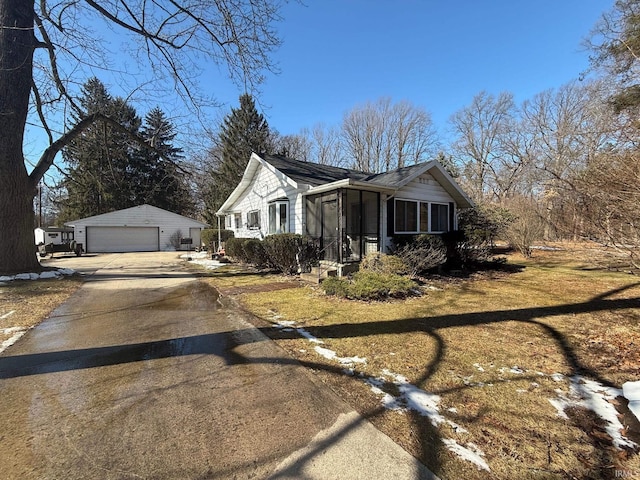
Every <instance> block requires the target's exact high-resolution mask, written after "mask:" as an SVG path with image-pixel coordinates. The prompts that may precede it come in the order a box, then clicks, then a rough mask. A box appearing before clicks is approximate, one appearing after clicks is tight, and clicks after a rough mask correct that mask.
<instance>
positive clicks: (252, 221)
mask: <svg viewBox="0 0 640 480" xmlns="http://www.w3.org/2000/svg"><path fill="white" fill-rule="evenodd" d="M247 228H248V229H250V230H260V210H252V211H250V212H248V213H247Z"/></svg>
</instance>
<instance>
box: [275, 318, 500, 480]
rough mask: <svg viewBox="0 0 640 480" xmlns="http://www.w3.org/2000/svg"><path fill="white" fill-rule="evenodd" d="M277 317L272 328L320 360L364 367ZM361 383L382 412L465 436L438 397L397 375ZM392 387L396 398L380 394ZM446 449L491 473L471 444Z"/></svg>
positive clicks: (349, 371)
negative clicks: (291, 333)
mask: <svg viewBox="0 0 640 480" xmlns="http://www.w3.org/2000/svg"><path fill="white" fill-rule="evenodd" d="M280 318H281V317H280V315H277V314H276V313H275V312H273V317H272V319H273V320H276V324H275V328H277V329H280V330H285V329H291V328H293V329H294V330H295V331H296V332H297V333H298V334H299V335H300V336H301V337H304V338H306V339H307V340H308V341H309V342H311V343H315V344H318V345H316V346H315V347H314V350H315V352H316V353H317V354H319V355H321V356H323V357H324V358H326V359H328V360H332V361H335V362H338V363H340V364H341V365H345V366H352V365H353V364H356V363H360V364H365V363H366V361H367V360H366V358H362V357H357V356H356V357H340V356H338V355H337V354H336V352H334V351H333V350H330V349H328V348H326V347H321V346H320V345H324V342H323V341H322V340H320V339H319V338H317V337H316V336H314V335H312V334H311V333H310V332H308V331H307V330H305V329H304V328H302V327H296V326H295V325H296V322H293V321H290V320H281V319H280ZM344 372H345V374H347V375H350V376H354V375H355V371H354V370H353V368H346V369H345V370H344ZM358 378H360V379H361V380H362V381H363V382H364V383H366V384H367V385H369V387H370V388H371V391H372V392H373V393H374V394H376V395H377V396H379V397H381V403H382V405H383V406H384V408H386V409H389V410H398V411H406V410H413V411H415V412H418V413H419V414H420V415H422V416H424V417H427V419H428V420H429V421H430V422H431V424H432V425H434V426H435V427H437V426H438V425H441V424H446V425H449V426H450V427H451V428H452V429H453V431H454V432H455V433H457V434H463V433H468V431H467V430H466V429H464V428H463V427H461V426H460V425H458V424H457V423H455V422H452V421H451V420H448V419H446V418H445V417H444V416H443V415H441V414H440V410H439V408H438V404H439V403H440V396H439V395H435V394H433V393H429V392H426V391H424V390H422V389H420V388H418V387H416V386H415V385H413V384H411V383H410V382H409V380H408V379H407V378H406V377H404V376H402V375H399V374H397V373H394V372H391V371H390V370H388V369H383V370H382V373H381V375H380V376H379V377H368V376H364V375H362V374H360V375H359V376H358ZM389 383H392V384H393V385H395V388H396V389H397V390H398V392H399V395H398V396H395V395H392V394H390V393H388V392H385V391H384V390H383V387H384V386H385V385H386V384H389ZM444 442H445V445H446V446H447V448H448V449H449V450H450V451H452V452H453V453H455V454H456V455H458V456H459V457H460V458H462V459H464V460H467V461H469V462H472V463H474V464H475V465H477V466H478V468H482V469H484V470H487V471H490V469H489V466H488V465H487V463H486V462H485V461H484V459H483V458H482V457H483V456H484V453H483V452H482V451H481V450H480V449H479V448H477V447H476V446H475V445H473V444H472V443H468V444H467V446H463V445H460V444H459V443H458V442H457V441H456V440H453V439H444Z"/></svg>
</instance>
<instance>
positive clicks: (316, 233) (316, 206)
mask: <svg viewBox="0 0 640 480" xmlns="http://www.w3.org/2000/svg"><path fill="white" fill-rule="evenodd" d="M305 206H306V214H305V215H306V218H305V223H306V228H307V235H309V236H310V237H313V238H319V237H320V196H318V195H313V196H309V197H307V198H306V204H305Z"/></svg>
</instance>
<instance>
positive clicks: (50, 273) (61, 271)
mask: <svg viewBox="0 0 640 480" xmlns="http://www.w3.org/2000/svg"><path fill="white" fill-rule="evenodd" d="M74 273H76V271H75V270H72V269H70V268H58V269H57V270H47V271H45V272H41V273H18V274H16V275H3V276H0V283H5V282H12V281H14V280H44V279H47V278H62V277H64V276H67V275H73V274H74Z"/></svg>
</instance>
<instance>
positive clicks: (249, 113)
mask: <svg viewBox="0 0 640 480" xmlns="http://www.w3.org/2000/svg"><path fill="white" fill-rule="evenodd" d="M212 151H214V152H218V153H219V156H218V155H216V156H218V158H217V160H216V161H215V163H214V166H213V169H212V171H211V172H210V175H211V182H210V184H209V188H208V191H207V192H206V195H205V199H204V201H205V208H206V213H205V216H206V217H207V220H208V221H209V222H212V221H213V220H214V218H215V212H216V211H217V210H218V208H220V206H221V205H222V204H223V203H224V201H225V200H226V199H227V197H228V196H229V195H230V194H231V192H232V191H233V189H234V188H235V187H236V186H237V185H238V183H240V180H241V179H242V174H243V173H244V170H245V168H246V167H247V163H248V162H249V158H250V157H251V153H252V152H255V153H257V154H265V153H271V152H270V132H269V125H268V124H267V121H266V120H265V118H264V116H263V115H262V114H260V113H259V112H258V110H257V109H256V105H255V102H254V100H253V97H252V96H251V95H250V94H247V93H245V94H243V95H241V96H240V107H239V108H232V109H231V113H230V114H228V115H227V116H226V117H225V118H224V121H223V123H222V127H221V130H220V134H219V135H218V139H217V145H216V146H215V147H214V148H213V149H212Z"/></svg>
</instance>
